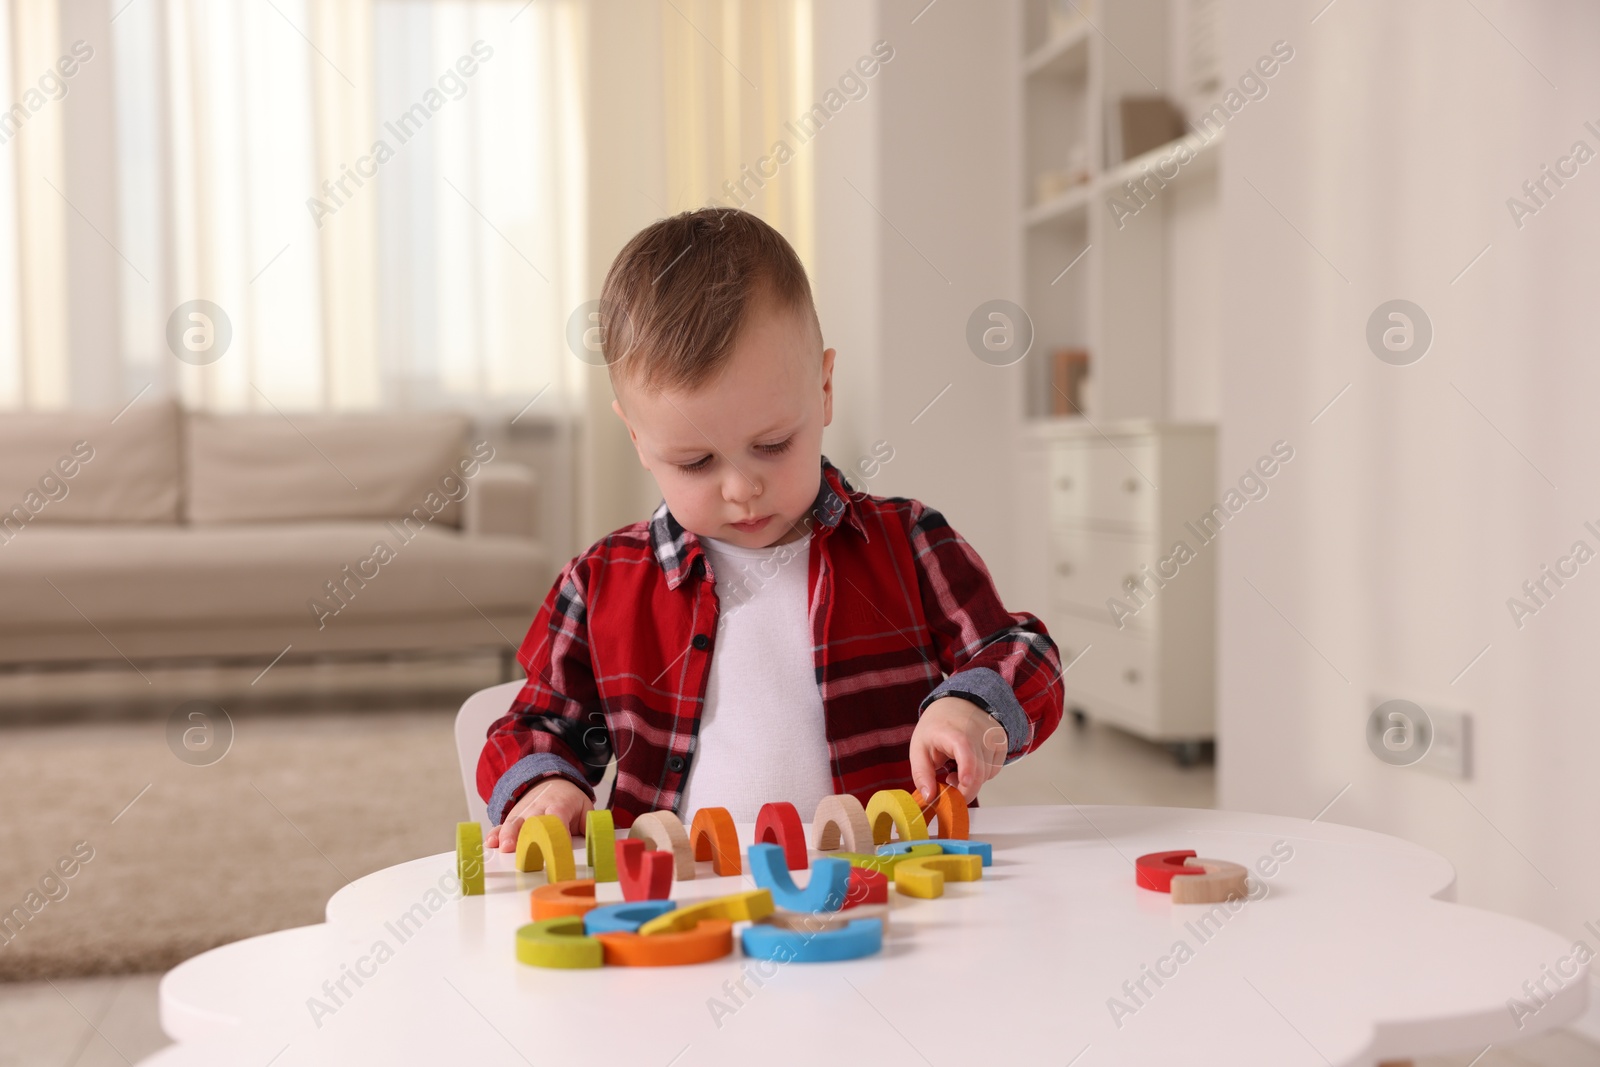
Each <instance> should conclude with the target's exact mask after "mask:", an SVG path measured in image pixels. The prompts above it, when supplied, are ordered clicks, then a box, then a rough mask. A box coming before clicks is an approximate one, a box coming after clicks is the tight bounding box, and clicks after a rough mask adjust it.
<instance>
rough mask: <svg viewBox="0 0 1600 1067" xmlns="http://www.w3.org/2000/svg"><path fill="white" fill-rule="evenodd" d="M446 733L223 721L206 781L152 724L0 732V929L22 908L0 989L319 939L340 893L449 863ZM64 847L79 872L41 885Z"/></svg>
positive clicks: (367, 722) (435, 715) (400, 724)
mask: <svg viewBox="0 0 1600 1067" xmlns="http://www.w3.org/2000/svg"><path fill="white" fill-rule="evenodd" d="M453 717H454V707H453V706H442V707H439V708H437V709H434V710H426V711H424V710H417V711H362V712H348V713H333V712H328V711H318V712H312V711H307V712H294V713H284V712H282V711H278V712H276V713H274V712H273V711H272V710H270V709H269V710H258V711H246V712H234V713H233V718H234V721H235V727H236V730H235V737H234V741H233V745H232V748H231V749H230V750H229V752H228V754H227V755H226V756H225V757H224V758H223V759H222V760H221V761H220V762H218V763H215V764H213V765H211V766H208V767H196V766H190V765H188V764H185V763H183V762H180V761H179V760H178V759H177V758H176V757H175V756H174V755H173V753H172V751H171V750H170V749H169V748H168V747H167V740H166V720H165V716H163V715H160V714H151V715H150V716H148V717H144V718H140V719H136V720H122V721H112V722H92V721H91V722H78V723H73V724H70V725H60V726H47V725H25V726H18V725H11V724H5V725H0V920H3V919H5V917H6V916H7V915H8V914H9V913H11V912H12V909H13V908H17V907H22V908H24V911H26V910H27V906H28V904H30V903H31V904H32V905H33V906H34V907H35V908H37V909H38V910H37V912H36V913H35V914H32V915H31V917H30V918H29V919H28V921H27V922H26V923H25V924H22V925H21V928H20V930H17V931H16V933H15V934H14V936H13V935H12V934H11V933H10V931H6V930H0V981H3V980H16V979H29V978H45V977H50V978H55V977H62V976H69V975H92V974H114V973H122V972H137V971H159V970H163V969H165V968H168V967H171V966H173V965H174V964H176V963H178V962H179V961H180V960H183V959H186V958H188V957H189V956H192V955H194V954H195V953H197V952H201V951H203V950H205V949H208V948H211V947H213V946H216V945H220V944H224V943H226V942H229V941H235V940H238V939H239V938H242V937H248V936H251V935H253V934H259V933H263V932H266V931H269V930H277V929H282V928H285V927H290V926H301V925H305V924H307V923H315V922H320V921H321V920H322V917H323V907H324V905H325V904H326V903H327V900H328V897H329V896H330V895H331V894H332V893H333V892H334V891H335V890H336V889H338V888H339V887H340V886H342V885H344V884H345V882H346V881H347V880H349V879H352V878H359V877H360V876H362V875H363V874H367V873H369V872H371V871H374V870H378V869H380V868H383V867H387V866H390V865H391V864H394V863H398V862H400V861H402V860H407V859H411V858H414V857H417V856H421V855H427V854H430V853H434V852H442V851H445V850H446V849H448V848H451V847H452V846H453V841H454V825H453V824H454V823H455V821H456V820H458V819H460V818H463V817H464V812H465V800H464V798H463V796H462V792H461V785H460V777H459V773H458V771H457V769H456V757H455V746H454V741H453V739H452V735H451V725H452V722H453ZM147 785H148V786H149V788H148V790H146V789H145V787H146V786H147ZM141 791H143V794H142V795H140V794H141ZM135 797H137V798H138V799H137V800H136V801H135V799H134V798H135ZM130 801H131V802H133V803H132V806H131V807H129V806H128V805H129V803H130ZM124 809H126V810H124ZM113 819H115V820H116V821H115V822H114V823H113V821H112V820H113ZM80 841H83V842H87V843H88V846H89V847H90V848H92V849H93V859H91V860H90V861H89V862H88V863H86V864H84V865H83V866H82V867H81V869H80V870H78V871H77V872H76V873H75V875H74V876H73V877H72V878H70V879H63V880H61V881H60V882H57V881H55V880H54V879H47V878H46V876H47V875H48V874H50V873H51V872H52V870H53V869H54V868H55V866H56V864H57V862H58V860H60V859H62V858H64V857H70V856H71V854H72V851H73V847H74V845H75V843H77V842H80ZM63 891H64V892H65V895H63ZM30 893H37V894H38V895H36V896H33V897H31V898H30V896H29V894H30ZM51 895H53V896H55V897H57V898H59V899H56V900H48V899H47V898H48V897H49V896H51ZM42 901H45V902H44V903H43V906H42V907H41V906H40V904H41V902H42ZM13 924H14V925H15V920H13ZM8 938H9V940H8Z"/></svg>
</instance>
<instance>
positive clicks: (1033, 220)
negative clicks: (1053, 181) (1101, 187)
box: [1022, 177, 1096, 226]
mask: <svg viewBox="0 0 1600 1067" xmlns="http://www.w3.org/2000/svg"><path fill="white" fill-rule="evenodd" d="M1095 184H1096V183H1095V179H1094V178H1092V177H1091V178H1090V179H1089V180H1088V181H1086V182H1084V183H1082V184H1081V185H1074V186H1073V187H1072V188H1071V189H1068V190H1067V191H1066V192H1064V193H1057V194H1056V195H1055V196H1052V197H1051V198H1050V199H1049V200H1046V201H1045V202H1044V203H1042V204H1036V205H1034V206H1033V207H1031V208H1029V209H1028V210H1027V211H1026V212H1024V213H1023V216H1022V219H1023V222H1025V223H1026V224H1027V225H1029V226H1041V225H1044V224H1046V223H1051V222H1059V221H1061V220H1062V219H1064V218H1066V217H1067V216H1070V215H1077V214H1081V213H1082V212H1083V210H1084V209H1085V208H1087V207H1088V206H1089V197H1090V196H1091V195H1092V194H1093V193H1094V190H1095Z"/></svg>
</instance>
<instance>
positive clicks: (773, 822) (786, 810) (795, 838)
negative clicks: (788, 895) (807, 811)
mask: <svg viewBox="0 0 1600 1067" xmlns="http://www.w3.org/2000/svg"><path fill="white" fill-rule="evenodd" d="M756 841H757V842H758V843H761V844H773V845H781V846H782V847H783V857H784V860H785V862H787V863H788V865H789V869H790V870H791V871H803V870H805V869H806V828H805V827H804V826H802V825H800V813H799V812H798V811H795V810H794V805H793V804H791V803H789V802H788V801H787V800H774V801H770V802H768V803H766V804H763V805H761V810H760V811H758V812H756ZM756 884H757V885H759V884H760V882H759V881H758V882H757V883H756Z"/></svg>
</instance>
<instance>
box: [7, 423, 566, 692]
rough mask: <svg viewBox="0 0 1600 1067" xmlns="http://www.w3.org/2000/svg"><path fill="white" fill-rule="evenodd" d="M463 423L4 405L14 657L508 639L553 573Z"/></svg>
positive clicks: (384, 647)
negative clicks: (11, 408)
mask: <svg viewBox="0 0 1600 1067" xmlns="http://www.w3.org/2000/svg"><path fill="white" fill-rule="evenodd" d="M469 429H470V425H469V422H468V420H467V419H466V418H464V417H462V416H458V415H439V414H382V415H365V414H362V415H355V414H351V415H327V414H312V415H291V416H288V417H285V416H282V415H279V414H275V413H274V414H247V415H207V414H194V413H185V412H182V411H181V410H180V409H179V408H178V406H177V405H176V404H175V403H172V402H170V401H157V400H152V399H150V398H149V397H146V398H143V399H141V400H138V401H136V402H135V403H134V404H133V405H132V406H130V407H129V408H127V409H126V410H125V411H123V412H122V413H121V414H120V415H119V414H118V413H117V412H116V411H115V410H111V411H103V412H100V411H80V412H51V413H21V414H6V415H0V665H17V664H48V663H65V662H85V661H94V660H108V659H109V660H121V659H124V658H126V659H128V660H131V661H134V662H139V661H147V660H161V659H183V658H193V657H207V658H212V659H217V658H254V657H263V658H262V663H263V665H265V663H266V662H267V661H268V660H270V659H272V658H273V657H275V656H277V655H279V654H280V653H282V652H284V651H285V650H286V649H287V650H289V651H288V654H289V655H290V656H292V657H294V658H300V657H304V656H318V655H325V654H332V653H340V654H349V653H374V652H422V651H455V650H468V649H477V648H482V649H501V650H505V649H508V648H509V647H510V645H511V644H512V643H516V642H520V641H521V639H522V636H523V634H524V633H525V632H526V630H527V627H528V625H529V623H530V622H531V621H532V619H533V615H534V612H535V611H536V610H537V608H538V606H539V603H540V601H541V600H542V598H543V596H544V593H545V592H546V590H547V588H548V586H549V583H550V582H551V580H552V579H553V577H554V572H553V568H552V567H551V565H550V563H549V561H547V559H546V557H545V553H544V552H543V551H542V549H541V548H540V546H539V545H538V544H537V543H536V542H535V540H534V538H533V528H534V526H533V520H534V486H533V479H532V475H531V474H530V473H529V472H528V471H527V470H526V469H525V468H521V467H518V466H516V465H514V464H511V463H510V462H509V461H508V460H507V459H506V458H505V457H503V456H496V454H495V450H494V448H493V447H492V446H491V445H490V444H488V443H487V442H484V441H472V440H469Z"/></svg>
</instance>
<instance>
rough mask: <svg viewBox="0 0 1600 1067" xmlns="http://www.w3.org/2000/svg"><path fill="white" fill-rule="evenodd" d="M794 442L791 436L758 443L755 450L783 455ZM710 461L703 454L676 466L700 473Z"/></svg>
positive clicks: (689, 471)
mask: <svg viewBox="0 0 1600 1067" xmlns="http://www.w3.org/2000/svg"><path fill="white" fill-rule="evenodd" d="M794 443H795V438H792V437H789V438H784V440H781V442H778V443H776V445H757V446H755V450H757V451H760V453H766V454H768V456H782V454H784V453H786V451H789V448H790V446H792V445H794ZM710 461H712V458H710V456H701V458H699V459H696V461H694V462H691V464H675V466H677V469H678V470H682V472H683V474H699V472H701V470H706V469H707V467H710Z"/></svg>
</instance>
